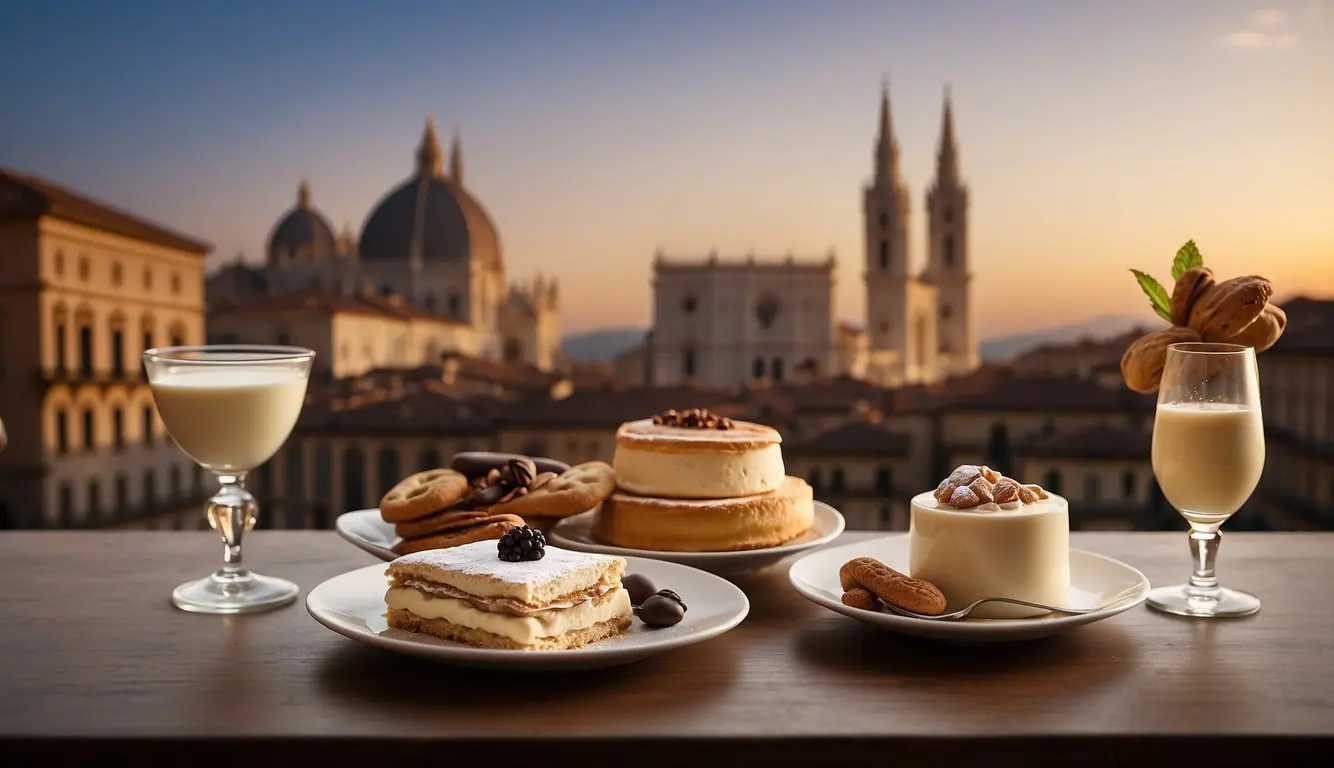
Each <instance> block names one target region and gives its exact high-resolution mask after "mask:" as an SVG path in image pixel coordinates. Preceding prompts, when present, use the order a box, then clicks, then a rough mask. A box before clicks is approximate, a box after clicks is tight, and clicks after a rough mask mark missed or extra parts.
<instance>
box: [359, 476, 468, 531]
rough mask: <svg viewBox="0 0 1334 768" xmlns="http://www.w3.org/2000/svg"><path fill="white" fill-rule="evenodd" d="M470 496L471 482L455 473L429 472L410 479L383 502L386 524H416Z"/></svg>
mask: <svg viewBox="0 0 1334 768" xmlns="http://www.w3.org/2000/svg"><path fill="white" fill-rule="evenodd" d="M467 492H468V478H466V477H464V476H463V475H462V474H461V473H459V472H455V471H454V470H452V469H428V470H426V471H425V472H418V473H417V474H415V475H408V476H407V477H405V478H403V479H402V480H400V481H399V482H398V485H395V486H394V487H393V488H390V489H389V492H388V493H386V494H385V495H384V498H382V499H380V517H382V518H384V521H385V522H386V523H402V522H406V521H408V520H416V519H419V518H422V517H426V516H427V515H429V514H431V513H433V512H439V511H440V510H442V509H445V508H446V507H449V506H451V505H453V504H455V503H457V502H458V501H459V499H462V498H463V496H464V494H466V493H467Z"/></svg>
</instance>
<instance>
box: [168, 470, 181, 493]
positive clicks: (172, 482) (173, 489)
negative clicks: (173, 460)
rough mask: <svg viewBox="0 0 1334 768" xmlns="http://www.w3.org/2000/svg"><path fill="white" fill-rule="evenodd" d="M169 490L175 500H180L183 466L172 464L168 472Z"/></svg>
mask: <svg viewBox="0 0 1334 768" xmlns="http://www.w3.org/2000/svg"><path fill="white" fill-rule="evenodd" d="M167 483H168V491H169V492H170V493H171V498H172V500H173V501H179V500H180V498H181V495H182V491H181V468H180V467H178V466H176V465H175V464H172V465H171V470H170V471H169V472H168V473H167Z"/></svg>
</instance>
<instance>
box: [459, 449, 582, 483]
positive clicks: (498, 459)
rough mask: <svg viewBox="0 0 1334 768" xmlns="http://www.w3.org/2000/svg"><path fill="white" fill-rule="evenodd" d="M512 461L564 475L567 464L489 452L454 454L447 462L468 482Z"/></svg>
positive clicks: (552, 460)
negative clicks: (520, 461) (521, 461)
mask: <svg viewBox="0 0 1334 768" xmlns="http://www.w3.org/2000/svg"><path fill="white" fill-rule="evenodd" d="M514 459H527V460H529V461H531V462H532V463H533V466H534V467H535V468H536V471H537V472H555V473H556V474H558V475H560V474H564V473H565V470H567V469H569V468H570V465H569V464H566V463H565V462H563V461H556V460H555V459H548V458H544V457H541V456H531V457H530V456H523V455H520V454H517V453H491V452H489V451H464V452H463V453H456V454H454V458H452V459H450V461H449V468H450V469H452V470H454V471H455V472H459V473H462V474H463V475H466V476H467V477H468V479H469V480H475V479H477V478H479V477H485V476H486V473H488V472H490V471H491V470H493V469H500V468H501V467H503V466H505V465H506V464H508V463H509V462H510V461H512V460H514Z"/></svg>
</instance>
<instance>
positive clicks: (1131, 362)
mask: <svg viewBox="0 0 1334 768" xmlns="http://www.w3.org/2000/svg"><path fill="white" fill-rule="evenodd" d="M1199 340H1200V334H1198V333H1196V332H1195V331H1193V330H1191V329H1190V328H1182V327H1180V326H1175V325H1174V326H1171V327H1169V328H1164V329H1162V330H1161V331H1154V332H1153V333H1146V334H1144V335H1143V336H1141V337H1139V338H1138V339H1136V340H1135V343H1133V344H1131V345H1130V347H1129V348H1127V349H1126V353H1125V354H1124V355H1122V356H1121V377H1122V378H1123V379H1125V381H1126V386H1127V387H1130V388H1131V389H1133V390H1134V391H1136V392H1140V393H1142V394H1148V393H1150V392H1157V391H1158V385H1159V384H1160V383H1161V382H1162V380H1163V366H1164V365H1165V364H1166V363H1167V348H1168V347H1169V346H1171V345H1172V344H1180V343H1183V342H1190V341H1199Z"/></svg>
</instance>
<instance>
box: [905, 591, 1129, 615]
mask: <svg viewBox="0 0 1334 768" xmlns="http://www.w3.org/2000/svg"><path fill="white" fill-rule="evenodd" d="M1125 597H1126V595H1125V594H1120V595H1117V596H1116V597H1115V598H1114V599H1112V600H1110V601H1108V602H1107V603H1104V604H1103V605H1099V606H1096V607H1094V608H1059V607H1057V606H1054V605H1044V604H1042V603H1034V602H1030V601H1028V600H1018V599H1016V598H1013V597H984V598H982V599H981V600H978V601H977V602H975V603H973V604H972V605H969V606H967V607H965V608H961V609H959V610H957V611H952V612H950V613H940V614H936V615H934V616H933V615H931V614H929V613H917V612H915V611H910V610H908V609H906V608H900V607H898V606H897V605H891V604H889V603H887V602H884V601H883V600H882V601H881V602H880V604H881V605H883V606H885V609H886V610H888V611H889V612H890V613H896V614H898V615H899V616H907V617H908V618H911V619H925V620H926V621H958V620H959V619H962V618H966V617H967V616H968V614H970V613H972V612H973V611H974V610H975V609H976V608H977V607H978V606H979V605H982V604H984V603H1011V604H1013V605H1022V606H1026V607H1028V608H1037V609H1039V610H1043V611H1050V612H1052V613H1064V614H1067V615H1070V616H1079V615H1082V614H1086V613H1096V612H1098V611H1105V610H1107V609H1109V608H1111V607H1112V606H1114V605H1116V604H1117V603H1119V602H1121V600H1123V599H1125Z"/></svg>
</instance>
